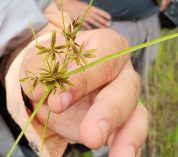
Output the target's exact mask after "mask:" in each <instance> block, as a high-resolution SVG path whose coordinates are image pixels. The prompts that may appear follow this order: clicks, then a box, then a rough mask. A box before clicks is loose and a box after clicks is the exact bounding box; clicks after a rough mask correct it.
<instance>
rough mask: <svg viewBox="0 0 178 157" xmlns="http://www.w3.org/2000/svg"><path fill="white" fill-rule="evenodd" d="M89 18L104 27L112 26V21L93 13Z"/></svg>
mask: <svg viewBox="0 0 178 157" xmlns="http://www.w3.org/2000/svg"><path fill="white" fill-rule="evenodd" d="M89 17H91V18H92V19H94V20H95V21H97V22H98V23H100V24H101V25H102V26H105V27H109V26H110V25H111V20H108V19H106V18H104V17H102V16H100V15H98V14H95V13H91V14H90V16H89Z"/></svg>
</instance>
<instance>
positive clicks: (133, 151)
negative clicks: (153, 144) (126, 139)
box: [128, 146, 136, 157]
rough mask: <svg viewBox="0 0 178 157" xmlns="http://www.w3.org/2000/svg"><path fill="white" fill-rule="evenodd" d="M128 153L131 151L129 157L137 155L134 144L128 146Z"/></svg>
mask: <svg viewBox="0 0 178 157" xmlns="http://www.w3.org/2000/svg"><path fill="white" fill-rule="evenodd" d="M128 153H129V157H135V155H136V153H135V149H134V147H133V146H129V147H128Z"/></svg>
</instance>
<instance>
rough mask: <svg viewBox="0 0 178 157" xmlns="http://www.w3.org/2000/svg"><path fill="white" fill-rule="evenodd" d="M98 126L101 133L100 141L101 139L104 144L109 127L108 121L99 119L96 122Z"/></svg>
mask: <svg viewBox="0 0 178 157" xmlns="http://www.w3.org/2000/svg"><path fill="white" fill-rule="evenodd" d="M98 127H99V128H100V130H101V133H102V141H103V142H102V144H103V145H104V144H105V142H106V140H107V137H108V134H109V130H110V127H109V124H108V122H106V121H105V120H101V121H99V122H98Z"/></svg>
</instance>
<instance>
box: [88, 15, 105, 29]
mask: <svg viewBox="0 0 178 157" xmlns="http://www.w3.org/2000/svg"><path fill="white" fill-rule="evenodd" d="M86 22H88V23H89V24H90V25H92V26H94V27H95V28H106V25H105V24H102V23H100V22H99V21H98V20H96V18H94V17H92V16H88V17H87V18H86ZM106 23H107V22H106Z"/></svg>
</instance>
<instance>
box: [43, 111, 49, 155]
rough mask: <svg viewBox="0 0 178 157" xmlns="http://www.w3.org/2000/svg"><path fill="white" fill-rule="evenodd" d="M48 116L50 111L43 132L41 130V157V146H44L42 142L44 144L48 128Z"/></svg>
mask: <svg viewBox="0 0 178 157" xmlns="http://www.w3.org/2000/svg"><path fill="white" fill-rule="evenodd" d="M50 114H51V111H49V112H48V115H47V119H46V122H45V126H44V130H43V136H42V142H41V156H42V152H43V146H44V142H45V136H46V130H47V127H48V121H49V117H50Z"/></svg>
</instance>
